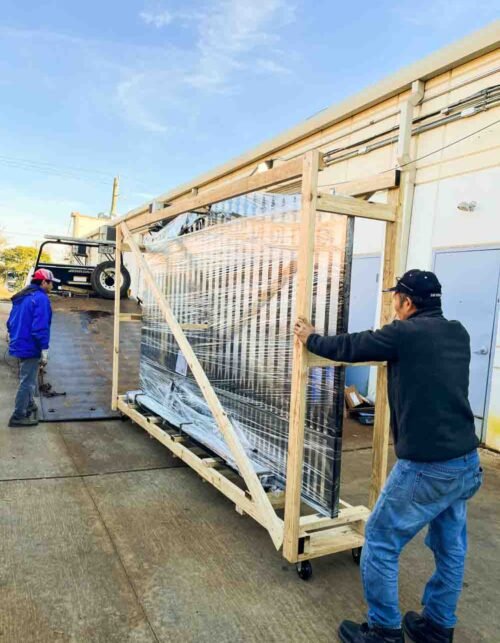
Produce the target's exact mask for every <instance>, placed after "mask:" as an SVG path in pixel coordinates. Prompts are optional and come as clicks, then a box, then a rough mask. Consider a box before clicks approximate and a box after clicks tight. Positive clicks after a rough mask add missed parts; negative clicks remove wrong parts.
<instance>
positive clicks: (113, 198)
mask: <svg viewBox="0 0 500 643" xmlns="http://www.w3.org/2000/svg"><path fill="white" fill-rule="evenodd" d="M119 181H120V179H119V178H118V177H117V176H115V178H114V179H113V192H112V194H111V207H110V209H109V214H110V216H111V218H113V217H115V216H116V201H117V199H118V195H119V192H118V185H119Z"/></svg>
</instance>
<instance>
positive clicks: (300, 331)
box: [293, 317, 316, 346]
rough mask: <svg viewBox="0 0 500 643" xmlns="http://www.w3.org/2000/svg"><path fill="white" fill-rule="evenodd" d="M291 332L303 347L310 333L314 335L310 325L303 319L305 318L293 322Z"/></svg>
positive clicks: (312, 327) (314, 330)
mask: <svg viewBox="0 0 500 643" xmlns="http://www.w3.org/2000/svg"><path fill="white" fill-rule="evenodd" d="M293 332H294V333H295V336H296V337H298V339H299V340H300V341H301V342H302V343H303V344H304V346H305V345H306V343H307V339H308V338H309V335H312V333H315V332H316V329H315V328H314V326H313V325H312V324H310V323H309V322H308V321H307V319H305V317H299V318H298V319H297V321H296V322H295V326H294V327H293Z"/></svg>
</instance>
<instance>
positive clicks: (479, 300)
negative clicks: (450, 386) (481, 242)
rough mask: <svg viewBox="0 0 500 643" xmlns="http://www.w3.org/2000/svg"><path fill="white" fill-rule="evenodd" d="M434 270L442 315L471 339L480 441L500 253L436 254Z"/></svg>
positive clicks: (473, 392) (473, 403)
mask: <svg viewBox="0 0 500 643" xmlns="http://www.w3.org/2000/svg"><path fill="white" fill-rule="evenodd" d="M434 270H435V272H436V274H437V276H438V279H439V280H440V282H441V284H442V286H443V312H444V315H445V317H447V318H448V319H458V320H459V321H461V322H462V324H463V325H464V326H465V328H466V329H467V331H468V332H469V335H470V338H471V352H472V356H471V365H470V386H469V400H470V403H471V406H472V411H473V413H474V416H475V418H476V430H477V433H478V436H479V437H480V438H482V428H483V421H484V416H485V410H486V398H487V393H488V383H489V379H490V363H491V356H492V344H493V336H494V329H495V323H496V308H497V297H498V280H499V274H500V249H498V250H495V249H493V250H453V251H438V252H436V253H435V257H434Z"/></svg>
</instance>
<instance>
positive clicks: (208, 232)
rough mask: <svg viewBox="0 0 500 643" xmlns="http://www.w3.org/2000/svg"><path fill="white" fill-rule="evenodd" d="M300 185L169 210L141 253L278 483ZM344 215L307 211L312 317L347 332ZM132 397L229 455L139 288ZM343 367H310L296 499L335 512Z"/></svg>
mask: <svg viewBox="0 0 500 643" xmlns="http://www.w3.org/2000/svg"><path fill="white" fill-rule="evenodd" d="M300 200H301V199H300V195H299V194H297V195H282V194H273V193H269V192H265V193H253V194H249V195H246V196H242V197H238V198H235V199H230V200H228V201H224V202H221V203H217V204H214V205H212V206H211V207H210V209H209V211H208V212H206V213H203V214H198V213H189V214H186V215H181V216H180V217H177V218H176V219H174V220H173V221H172V222H171V223H170V224H168V225H167V226H166V227H165V228H163V229H162V230H161V231H160V232H159V233H156V234H155V235H150V236H149V237H148V238H146V239H145V246H146V260H147V262H148V264H149V266H150V268H151V270H152V272H153V274H154V276H155V279H156V281H157V283H158V284H159V285H160V288H161V291H162V292H163V293H164V294H165V297H166V298H167V300H168V301H169V303H170V305H171V307H172V309H173V311H174V314H175V316H176V318H177V320H178V321H179V322H180V323H181V324H182V327H183V329H184V332H185V333H186V335H187V338H188V340H189V342H190V344H191V345H192V347H193V349H194V351H195V353H196V356H197V357H198V359H199V361H200V363H201V365H202V367H203V369H204V370H205V372H206V374H207V376H208V377H209V380H210V382H211V384H212V386H213V387H214V389H215V391H216V393H217V395H218V397H219V399H220V401H221V403H222V405H223V407H224V409H225V411H226V413H227V414H228V416H229V418H230V420H231V422H232V423H233V426H234V427H235V428H236V430H237V432H238V435H239V437H240V440H241V441H242V444H243V446H244V448H245V451H246V453H247V455H248V457H249V458H250V460H251V461H252V463H253V465H254V467H255V469H256V471H257V472H258V474H259V475H260V476H261V477H262V478H263V482H264V483H265V484H267V485H270V486H271V487H273V486H277V487H284V485H285V482H286V459H287V446H288V421H289V410H290V388H291V366H292V347H293V324H294V321H295V310H294V309H295V299H296V285H297V284H296V271H297V251H298V246H299V243H300V238H299V218H300ZM351 258H352V221H351V220H350V219H349V218H348V217H344V216H338V215H334V214H329V213H318V214H317V221H316V239H315V254H314V286H313V311H312V321H313V323H314V325H315V326H316V329H317V332H319V333H327V334H336V333H340V332H345V331H346V326H347V317H348V293H349V281H350V266H351ZM142 298H143V302H144V303H143V327H142V340H141V363H140V376H141V389H142V393H141V394H140V395H139V396H138V398H137V401H138V402H139V403H140V404H142V405H143V406H146V407H147V408H149V409H150V410H151V411H153V412H155V413H157V414H158V415H160V416H162V417H163V418H164V419H165V420H167V421H168V422H169V423H171V424H172V425H174V426H176V427H178V428H179V429H181V430H182V431H184V432H186V433H187V434H189V435H191V436H192V437H193V438H194V439H195V440H197V441H199V442H200V443H202V444H204V445H206V446H207V447H208V448H209V449H210V450H212V451H213V452H215V453H217V454H218V455H220V456H221V457H222V458H224V459H225V460H226V461H227V462H228V463H229V464H231V465H232V466H235V463H234V462H233V461H232V458H231V454H230V452H229V450H228V448H227V446H226V444H225V442H224V439H223V437H222V435H221V434H220V432H219V430H218V427H217V425H216V423H215V421H214V419H213V417H212V415H211V412H210V410H209V408H208V406H207V404H206V403H205V400H204V398H203V395H202V393H201V391H200V389H199V388H198V385H197V383H196V381H195V380H194V378H193V376H192V375H191V373H190V371H189V368H188V366H187V364H186V361H185V359H184V357H183V355H182V353H181V352H180V350H179V348H178V346H177V343H176V341H175V339H174V337H173V335H172V333H171V331H170V329H169V327H168V325H167V323H166V322H165V320H164V316H163V314H162V313H161V311H160V309H159V307H158V305H157V303H156V301H155V299H154V297H153V295H152V294H151V293H150V292H149V291H148V290H147V289H146V290H145V291H144V292H143V294H142ZM343 388H344V373H343V368H333V367H326V368H325V367H317V368H312V369H310V370H309V381H308V387H307V414H306V427H305V445H304V468H303V482H302V498H303V500H304V501H305V502H306V503H308V504H309V505H311V506H312V507H314V508H315V509H316V510H318V511H320V512H321V513H324V514H325V515H330V516H332V517H333V516H335V515H337V511H338V496H339V478H340V457H341V439H342V420H343Z"/></svg>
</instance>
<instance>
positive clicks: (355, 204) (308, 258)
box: [112, 150, 400, 563]
mask: <svg viewBox="0 0 500 643" xmlns="http://www.w3.org/2000/svg"><path fill="white" fill-rule="evenodd" d="M322 165H323V164H322V156H321V154H320V152H319V151H317V150H312V151H309V152H307V153H305V154H304V155H303V156H301V157H299V158H296V159H293V160H291V161H288V162H286V163H284V164H282V165H280V166H278V167H277V168H274V169H271V170H268V171H267V172H263V173H262V174H257V175H254V176H251V177H245V178H243V179H238V180H236V181H232V182H231V183H227V184H225V185H222V186H218V187H216V188H214V189H212V190H206V191H204V192H203V193H201V194H197V195H195V196H192V197H190V198H184V199H181V200H179V201H178V202H176V203H174V204H172V205H170V206H169V207H168V208H163V209H161V210H157V211H154V212H151V213H147V214H142V215H140V216H137V215H135V216H134V215H133V216H131V217H130V227H129V225H128V223H129V220H128V219H126V220H121V221H120V222H118V223H117V229H116V248H117V252H116V270H117V274H119V269H120V254H121V253H120V251H121V248H122V244H123V242H126V243H127V244H128V247H129V248H130V249H131V251H132V252H133V254H134V255H135V258H136V260H137V262H138V265H139V266H140V269H141V272H142V276H143V278H144V279H145V281H146V282H147V284H148V286H149V288H150V289H151V292H152V295H153V297H154V298H155V300H156V302H157V304H158V306H159V308H160V310H161V311H162V313H163V315H164V317H165V320H166V322H167V323H168V325H169V327H170V330H171V332H172V334H173V335H174V337H175V339H176V341H177V343H178V344H179V348H180V349H181V351H182V353H183V354H184V357H185V359H186V362H187V363H188V365H189V368H190V369H191V372H192V374H193V376H194V378H195V379H196V382H197V384H198V386H199V388H200V390H201V392H202V394H203V396H204V398H205V401H206V403H207V404H208V406H209V408H210V410H211V412H212V414H213V417H214V419H215V421H216V423H217V425H218V428H219V429H220V431H221V433H222V435H223V437H224V439H225V441H226V444H227V446H228V448H229V450H230V452H231V454H232V457H233V458H234V461H235V463H236V465H237V467H238V471H239V475H240V476H241V478H242V480H243V482H244V484H245V486H246V489H243V488H242V487H241V485H239V484H237V482H238V481H237V480H235V476H236V477H238V476H237V474H235V472H234V471H232V470H231V469H229V468H228V467H227V466H225V465H224V462H223V461H222V459H220V458H214V457H213V456H211V455H210V454H208V453H207V452H206V451H205V450H204V449H202V448H200V447H199V445H198V446H194V445H193V443H192V441H191V440H190V439H189V437H188V436H185V435H183V434H180V433H179V432H176V431H174V430H169V429H165V428H163V427H161V426H160V424H162V421H161V418H159V417H155V416H149V415H147V414H144V413H141V411H140V410H139V409H138V408H137V406H136V405H135V404H134V403H131V402H128V401H127V399H126V398H125V396H124V395H119V368H120V362H119V357H120V349H119V346H120V322H121V321H132V320H131V319H129V318H128V317H127V316H122V315H120V297H119V290H118V289H117V290H116V294H115V302H114V303H115V306H114V312H115V317H114V338H113V347H114V350H113V381H112V408H113V409H118V410H119V411H121V412H122V413H123V414H124V415H126V416H128V417H129V418H130V419H131V420H133V421H134V422H136V423H137V424H139V425H140V426H141V427H142V428H144V429H145V430H146V431H147V432H148V433H149V434H150V435H151V436H153V437H154V438H156V439H157V440H158V441H159V442H161V443H162V444H163V445H164V446H166V447H167V448H168V449H169V450H170V451H171V452H172V453H173V454H174V455H175V456H177V457H178V458H180V459H181V460H183V461H184V462H185V463H186V464H187V465H189V466H190V467H191V468H192V469H194V470H195V471H196V472H197V473H198V474H199V475H200V476H201V477H202V478H203V479H204V480H206V481H207V482H210V483H211V484H212V485H213V486H214V487H216V488H217V489H219V491H221V492H222V493H223V494H224V495H225V496H226V497H227V498H229V499H230V500H231V501H232V502H234V504H235V508H236V510H237V511H238V512H239V513H242V514H248V515H249V516H251V517H252V518H253V519H254V520H256V521H257V522H258V523H259V524H261V525H262V526H263V527H264V528H265V529H266V530H267V531H268V532H269V535H270V536H271V539H272V541H273V543H274V545H275V547H276V549H280V548H281V547H282V548H283V556H284V558H285V559H286V560H288V561H289V562H291V563H301V562H302V561H307V560H309V559H312V558H317V557H319V556H325V555H327V554H333V553H336V552H339V551H345V550H348V549H352V550H355V549H357V548H359V547H361V546H362V545H363V542H364V535H363V534H364V526H365V523H366V520H367V519H368V517H369V515H370V509H371V508H372V507H373V505H374V504H375V502H376V500H377V498H378V496H379V494H380V492H381V490H382V487H383V485H384V483H385V479H386V476H387V452H388V443H389V408H388V402H387V369H386V367H385V364H383V363H373V365H376V366H378V373H377V398H376V403H375V424H374V427H373V455H372V470H371V481H370V490H369V502H368V505H369V506H368V507H365V506H357V507H353V506H351V505H349V504H348V503H346V502H344V501H342V500H340V507H341V508H340V510H339V515H338V516H337V517H336V518H327V517H324V516H322V515H320V514H312V515H302V506H301V483H302V466H303V456H304V420H305V410H306V386H307V375H308V370H309V369H310V368H312V367H318V366H319V367H323V366H324V367H329V366H330V367H331V366H347V365H351V364H346V363H341V362H334V361H331V360H327V359H324V358H320V357H317V356H316V355H313V354H312V353H309V351H307V349H306V348H305V346H303V344H302V343H301V342H300V341H299V340H298V339H297V338H294V346H293V362H292V373H291V379H292V387H291V404H290V421H289V439H288V458H287V477H286V489H285V491H284V492H283V493H282V494H278V495H276V494H269V493H267V492H266V490H265V489H264V487H263V486H262V484H261V482H260V480H259V478H258V476H257V474H256V473H255V470H254V468H253V465H252V462H251V461H250V459H249V458H248V456H247V455H246V453H245V450H244V448H243V446H242V444H241V441H240V440H239V438H238V435H237V433H236V431H235V430H234V427H233V426H232V424H231V422H230V420H229V418H228V416H227V414H226V412H225V411H224V408H223V407H222V404H221V403H220V401H219V399H218V397H217V394H216V393H215V391H214V389H213V387H212V385H211V384H210V381H209V380H208V377H207V375H206V374H205V372H204V370H203V368H202V366H201V364H200V362H199V361H198V358H197V357H196V354H195V353H194V351H193V349H192V347H191V345H190V343H189V341H188V339H187V337H186V335H185V333H184V330H186V329H185V328H183V325H181V324H179V322H178V321H177V319H176V318H175V315H174V314H173V312H172V309H171V307H170V305H169V303H168V301H167V299H166V298H165V296H164V294H163V293H162V292H161V291H160V289H159V287H158V285H157V284H156V282H155V279H154V276H153V274H152V272H151V270H150V268H149V266H148V264H147V262H146V261H145V259H144V257H143V255H142V253H141V250H140V248H139V246H138V244H137V242H136V240H135V239H134V236H133V232H134V231H138V230H141V229H143V228H144V227H145V226H146V225H150V224H153V223H155V222H158V221H165V220H166V219H170V218H173V217H174V216H177V215H178V214H182V213H184V212H189V211H191V210H193V209H196V208H200V207H204V206H207V205H210V204H211V203H215V202H217V201H221V200H224V199H228V198H231V197H235V196H239V195H242V194H247V193H249V192H252V191H255V190H259V189H265V188H268V187H270V186H272V185H276V184H279V183H283V182H286V181H290V180H293V179H297V178H301V179H302V210H301V217H300V237H299V238H300V239H301V245H300V247H299V249H298V260H297V301H296V312H297V316H302V317H305V318H308V319H309V318H310V316H311V305H312V274H313V255H314V238H315V235H314V231H315V221H316V213H317V212H321V211H323V212H333V213H337V214H342V215H346V216H354V217H362V218H368V219H376V220H380V221H383V222H385V224H386V233H385V248H384V266H383V287H384V288H387V287H389V286H391V285H393V283H394V280H395V266H396V265H397V264H396V262H397V251H398V239H399V225H400V224H399V221H400V191H399V176H398V172H397V171H394V172H392V173H385V175H384V177H383V180H381V175H376V176H374V177H366V178H364V179H362V180H361V181H358V182H353V184H352V190H350V193H351V194H352V196H351V197H349V196H337V195H331V194H326V193H322V192H320V191H319V190H318V177H319V172H320V171H321V169H322ZM382 183H383V186H384V188H386V189H388V190H389V192H388V194H389V197H388V203H387V204H380V203H370V202H368V201H367V200H366V198H367V197H369V196H370V194H372V193H373V192H375V191H376V190H377V189H380V188H379V186H380V185H381V184H382ZM356 186H357V187H356ZM359 197H361V198H359ZM391 309H392V307H391V301H390V300H389V298H388V297H385V298H384V300H383V305H382V312H381V324H382V325H383V324H385V323H387V322H388V321H390V318H391ZM353 365H354V366H356V364H353ZM357 365H358V366H359V364H357ZM283 507H284V518H283V519H282V518H281V517H280V516H279V515H278V513H277V511H276V510H277V509H281V508H283Z"/></svg>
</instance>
